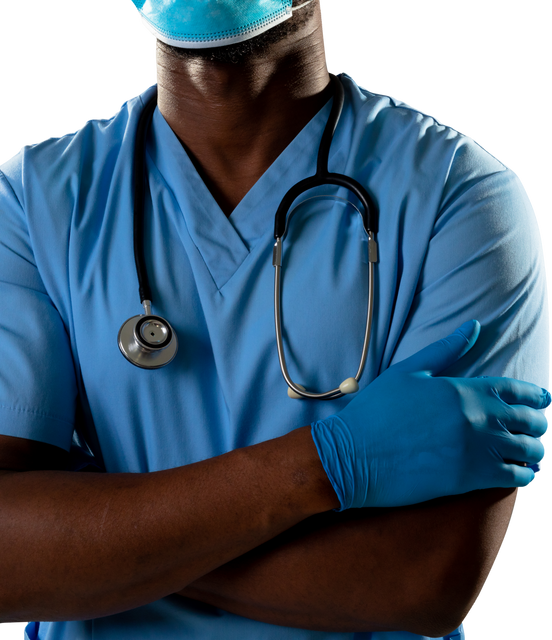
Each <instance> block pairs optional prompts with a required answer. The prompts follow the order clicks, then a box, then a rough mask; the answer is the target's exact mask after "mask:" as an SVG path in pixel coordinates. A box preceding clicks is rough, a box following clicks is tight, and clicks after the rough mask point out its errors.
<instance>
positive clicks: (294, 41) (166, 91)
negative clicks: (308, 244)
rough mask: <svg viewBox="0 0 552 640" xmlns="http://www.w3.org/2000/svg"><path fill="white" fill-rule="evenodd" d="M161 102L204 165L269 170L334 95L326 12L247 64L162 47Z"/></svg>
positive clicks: (158, 57) (228, 170)
mask: <svg viewBox="0 0 552 640" xmlns="http://www.w3.org/2000/svg"><path fill="white" fill-rule="evenodd" d="M154 69H155V80H156V82H157V90H158V107H159V110H160V111H161V113H162V115H163V117H164V118H165V120H166V121H167V123H168V124H169V126H170V127H171V129H172V130H173V131H174V133H175V134H176V135H177V137H178V138H179V139H180V141H181V143H182V144H183V145H184V146H185V148H187V150H188V151H189V152H191V154H192V155H193V159H194V161H195V162H197V163H198V164H199V165H200V166H202V167H204V168H209V170H210V171H211V172H213V171H214V172H216V171H218V172H220V173H221V174H222V175H228V176H232V177H234V178H237V177H239V176H240V175H242V174H243V176H244V180H246V179H247V178H246V175H250V176H251V175H257V174H259V172H260V171H261V170H264V169H266V168H267V167H268V166H270V164H271V163H272V162H273V161H274V160H275V159H276V157H278V155H279V154H280V153H281V152H282V151H283V150H284V149H285V147H286V146H287V145H288V144H289V143H290V142H291V140H293V138H294V137H295V136H296V135H297V134H298V133H299V132H300V131H301V129H302V128H303V127H304V126H305V125H306V124H307V123H308V122H309V120H311V119H312V118H313V117H314V115H315V114H316V113H317V112H318V111H319V110H320V109H321V108H322V106H323V105H324V104H325V103H326V102H327V101H328V100H329V98H330V97H331V86H330V78H329V66H328V49H327V44H326V39H325V29H324V19H323V14H322V12H319V14H318V15H316V16H314V17H313V19H312V20H311V21H309V23H308V24H307V25H305V27H304V28H303V29H301V30H300V31H299V32H297V33H294V34H293V35H292V36H290V37H289V38H286V39H285V40H283V41H281V42H278V43H276V44H275V45H274V46H273V47H271V48H270V50H269V51H268V52H266V53H265V54H264V55H262V56H252V57H251V58H250V59H247V60H246V61H245V62H243V63H240V64H232V63H222V62H213V61H210V60H208V59H201V58H200V59H193V58H192V59H181V58H177V57H175V56H174V55H173V53H172V52H171V51H170V50H169V49H165V48H164V47H163V43H157V46H156V49H155V60H154Z"/></svg>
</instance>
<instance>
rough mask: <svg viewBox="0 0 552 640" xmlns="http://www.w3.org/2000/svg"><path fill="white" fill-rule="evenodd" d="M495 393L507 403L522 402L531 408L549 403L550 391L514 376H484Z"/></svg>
mask: <svg viewBox="0 0 552 640" xmlns="http://www.w3.org/2000/svg"><path fill="white" fill-rule="evenodd" d="M482 384H489V385H490V387H491V389H492V390H493V391H494V392H495V394H496V395H497V396H498V397H499V398H500V399H501V400H502V401H503V402H506V403H507V404H524V405H527V406H528V407H532V408H533V409H546V407H547V406H548V405H549V404H550V393H549V392H548V391H547V390H546V389H542V388H541V387H539V386H537V385H536V384H532V383H531V382H524V381H523V380H515V379H514V378H485V379H483V380H482Z"/></svg>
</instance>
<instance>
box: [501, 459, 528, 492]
mask: <svg viewBox="0 0 552 640" xmlns="http://www.w3.org/2000/svg"><path fill="white" fill-rule="evenodd" d="M500 476H501V477H500V478H499V479H497V483H498V484H496V486H497V487H505V488H511V487H526V486H527V485H528V484H529V483H531V482H532V481H533V480H534V479H535V472H534V471H533V469H531V468H529V467H522V466H520V465H518V464H506V463H504V464H503V466H502V469H501V473H500Z"/></svg>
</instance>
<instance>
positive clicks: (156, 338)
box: [118, 75, 378, 400]
mask: <svg viewBox="0 0 552 640" xmlns="http://www.w3.org/2000/svg"><path fill="white" fill-rule="evenodd" d="M331 82H332V87H333V90H334V99H333V105H332V110H331V113H330V117H329V119H328V123H327V124H326V128H325V129H324V133H323V134H322V140H321V142H320V148H319V151H318V161H317V169H316V173H315V175H314V176H311V177H310V178H305V179H304V180H301V182H298V183H297V184H296V185H294V186H293V187H292V188H291V189H290V190H289V191H288V192H287V193H286V195H285V196H284V198H283V199H282V202H281V203H280V206H279V207H278V210H277V212H276V218H275V221H274V240H275V244H274V249H273V258H272V264H273V266H274V269H275V271H274V323H275V328H276V344H277V347H278V358H279V360H280V368H281V370H282V374H283V376H284V379H285V381H286V383H287V385H288V396H289V397H290V398H310V399H313V400H334V399H336V398H341V397H342V396H343V395H345V394H350V393H355V392H357V391H358V389H359V386H358V382H359V380H360V377H361V376H362V373H363V371H364V367H365V365H366V358H367V356H368V346H369V343H370V334H371V330H372V316H373V309H374V263H376V262H377V260H378V247H377V244H376V240H375V234H376V233H377V211H376V207H375V206H374V203H373V201H372V198H371V197H370V195H369V194H368V192H367V190H366V189H365V188H364V187H363V186H362V185H361V184H359V183H358V182H357V181H356V180H353V179H352V178H349V177H347V176H344V175H342V174H339V173H330V172H329V171H328V160H329V155H330V147H331V144H332V140H333V136H334V133H335V130H336V128H337V125H338V123H339V120H340V117H341V113H342V111H343V104H344V99H345V92H344V89H343V85H342V84H341V81H340V80H339V78H337V77H336V76H333V75H332V76H331ZM156 106H157V93H156V94H155V95H154V96H153V97H152V98H151V100H149V101H148V103H147V104H146V106H145V108H144V110H143V112H142V114H141V116H140V120H139V122H138V128H137V131H136V149H135V154H134V261H135V263H136V275H137V276H138V285H139V293H140V302H141V304H142V306H143V308H144V313H143V314H142V315H139V316H133V317H132V318H129V319H128V320H127V321H126V322H125V323H124V324H123V326H122V327H121V329H120V331H119V335H118V343H119V349H120V350H121V353H122V354H123V355H124V357H125V358H126V359H127V360H128V361H129V362H130V363H132V364H133V365H136V366H137V367H140V368H142V369H159V368H160V367H164V366H165V365H167V364H169V363H170V362H172V360H173V359H174V357H175V356H176V352H177V350H178V339H177V336H176V333H175V331H174V329H173V328H172V327H171V325H170V324H169V322H167V320H165V319H164V318H161V317H160V316H156V315H153V314H152V313H151V297H152V296H151V289H150V286H149V280H148V274H147V271H146V264H145V256H144V187H145V182H146V180H147V175H146V162H145V153H146V137H147V132H148V128H149V125H150V123H151V120H152V117H153V112H154V111H155V107H156ZM140 176H142V177H143V179H142V180H140V179H139V177H140ZM324 185H335V186H338V187H344V188H345V189H347V190H348V191H350V192H352V193H353V194H354V195H355V196H356V199H357V200H358V202H359V203H360V208H359V207H357V206H356V205H355V204H353V203H352V202H350V201H345V202H348V203H349V204H351V205H352V206H353V208H354V209H355V210H356V211H357V212H358V213H359V214H360V216H361V218H362V223H363V229H364V232H365V233H366V236H367V238H368V308H367V312H366V329H365V332H364V343H363V346H362V355H361V358H360V365H359V367H358V371H357V373H356V375H355V377H354V378H347V379H346V380H344V381H343V382H342V383H341V384H340V385H339V387H337V388H335V389H332V390H331V391H327V392H326V393H314V392H311V391H307V390H306V389H305V387H303V386H302V385H300V384H297V383H295V382H293V380H292V379H291V377H290V375H289V372H288V369H287V364H286V357H285V353H284V344H283V339H282V311H281V295H282V294H281V289H282V284H281V270H282V254H283V242H284V238H285V236H286V233H287V221H288V214H289V213H290V209H291V207H292V205H293V203H294V202H295V201H296V200H297V198H298V197H299V196H301V195H302V194H303V193H305V192H306V191H309V190H311V189H315V188H317V187H321V186H324ZM324 197H325V196H313V197H312V198H309V199H308V200H311V199H315V198H324ZM334 199H336V200H344V199H343V198H337V197H335V198H334ZM303 203H304V201H303ZM303 203H302V204H303ZM291 213H293V210H292V212H291ZM289 217H291V215H289Z"/></svg>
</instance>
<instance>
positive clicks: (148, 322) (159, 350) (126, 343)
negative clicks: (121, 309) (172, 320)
mask: <svg viewBox="0 0 552 640" xmlns="http://www.w3.org/2000/svg"><path fill="white" fill-rule="evenodd" d="M117 340H118V343H119V349H120V350H121V353H122V354H123V355H124V357H125V358H126V359H127V360H128V361H129V362H130V363H131V364H133V365H135V366H137V367H140V368H141V369H159V368H161V367H164V366H165V365H167V364H169V362H172V360H173V359H174V357H175V356H176V352H177V351H178V339H177V337H176V333H175V332H174V331H173V328H172V327H171V325H170V324H169V323H168V322H167V321H166V320H165V319H164V318H161V317H160V316H153V315H147V314H146V315H140V316H133V317H132V318H129V319H128V320H127V321H126V322H125V323H124V324H123V326H122V327H121V329H120V330H119V335H118V339H117Z"/></svg>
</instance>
